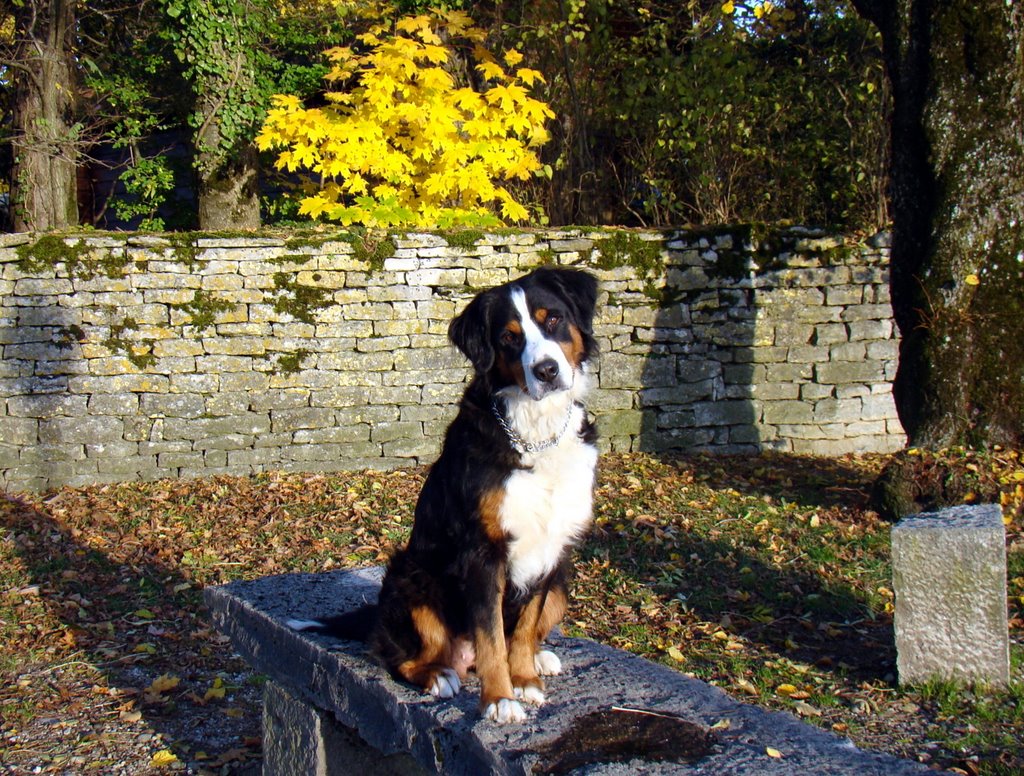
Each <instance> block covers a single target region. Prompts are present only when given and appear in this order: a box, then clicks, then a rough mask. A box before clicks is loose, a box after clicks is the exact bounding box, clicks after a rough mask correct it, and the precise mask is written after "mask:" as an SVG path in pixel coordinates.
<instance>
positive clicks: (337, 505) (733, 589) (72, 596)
mask: <svg viewBox="0 0 1024 776" xmlns="http://www.w3.org/2000/svg"><path fill="white" fill-rule="evenodd" d="M956 460H960V459H959V458H957V459H956ZM964 460H967V462H968V463H970V464H971V466H973V469H969V470H967V471H968V472H969V474H970V476H971V477H973V478H975V479H977V478H978V477H979V472H981V473H982V474H984V477H983V478H982V479H984V482H980V481H979V482H978V485H977V487H974V491H975V492H976V493H982V492H983V491H984V488H985V487H988V488H989V489H990V493H989V495H990V496H991V497H992V498H993V499H999V500H1001V501H1002V502H1003V505H1004V513H1005V514H1006V515H1007V516H1009V517H1010V523H1009V526H1008V534H1009V538H1010V541H1009V545H1008V548H1009V554H1008V559H1009V568H1010V573H1009V577H1010V601H1009V603H1010V616H1011V636H1012V639H1013V646H1012V655H1013V661H1014V662H1013V675H1014V684H1013V685H1012V686H1011V687H1010V688H1009V689H1008V690H993V691H982V690H981V689H979V688H974V689H972V688H969V687H963V686H960V685H956V684H954V683H951V682H932V683H929V684H927V685H925V686H922V687H899V686H898V685H897V684H896V669H895V649H894V646H893V633H892V610H893V592H892V590H891V583H890V569H889V561H888V553H889V539H888V537H889V528H890V524H888V523H886V522H884V521H883V520H881V519H880V518H879V517H878V516H877V515H876V514H874V513H873V512H872V511H871V510H870V509H868V508H867V493H868V490H869V487H870V483H871V482H872V480H873V478H874V477H875V476H876V475H877V473H878V472H879V471H880V469H881V467H882V465H883V464H884V463H885V459H884V458H882V457H865V458H853V457H851V458H845V459H840V460H827V459H813V458H794V457H787V456H766V457H760V458H729V459H720V458H719V459H715V458H706V457H686V458H656V457H652V456H647V455H639V454H633V455H613V456H606V457H604V458H603V459H602V463H601V470H600V473H599V481H598V488H597V493H596V500H595V504H596V508H595V512H596V515H595V525H594V529H593V531H592V533H591V535H590V536H589V537H588V539H587V541H586V543H585V545H584V547H583V548H582V549H581V551H580V552H579V554H578V556H577V562H576V581H575V586H574V591H573V597H572V600H571V604H570V611H569V614H568V616H567V618H566V621H565V623H564V628H565V629H566V630H567V631H568V632H570V633H572V634H575V635H580V636H586V637H590V638H595V639H598V640H601V641H604V642H606V643H608V644H611V645H613V646H615V647H618V648H621V649H627V650H630V651H632V652H635V653H637V654H639V655H642V656H644V657H646V658H649V659H651V660H654V661H657V662H660V663H662V664H665V665H668V666H671V667H672V668H674V669H676V670H679V671H683V672H686V673H688V674H691V675H693V676H696V677H699V678H701V679H703V680H705V681H708V682H711V683H713V684H716V685H719V686H721V687H722V688H723V689H725V690H726V691H727V692H729V693H731V694H733V695H735V696H738V697H740V698H742V699H744V700H748V701H750V702H754V703H757V704H760V705H762V706H765V707H768V708H773V709H785V710H788V711H791V712H793V713H795V714H797V715H799V716H801V717H802V718H804V719H805V720H807V721H808V722H810V723H812V724H816V725H820V726H822V727H825V728H827V729H831V730H834V731H835V732H837V733H839V734H841V735H845V736H849V737H851V738H852V739H853V740H854V741H855V742H856V743H858V744H859V745H861V746H865V747H870V748H878V749H883V750H885V751H889V752H891V753H894V754H898V755H901V756H905V757H910V758H914V759H918V760H921V761H925V762H929V763H930V764H933V765H939V766H942V767H945V768H958V769H960V770H961V771H963V772H966V773H971V774H973V773H981V774H991V775H997V774H1010V773H1017V772H1020V771H1021V770H1022V769H1024V744H1022V741H1024V703H1022V702H1021V701H1022V700H1024V699H1022V697H1021V696H1022V695H1024V689H1022V687H1024V685H1022V675H1024V649H1022V646H1021V644H1022V641H1024V614H1022V610H1024V543H1022V541H1021V514H1022V508H1024V493H1022V492H1021V488H1020V485H1021V482H1022V480H1024V469H1022V468H1021V466H1020V464H1019V458H1018V457H1017V455H1016V454H1015V453H1004V454H1002V455H1000V456H996V458H994V459H991V460H989V459H985V460H983V461H982V460H980V459H977V458H972V459H964ZM422 474H423V473H422V471H397V472H387V473H381V472H362V473H341V474H332V475H308V474H307V475H301V474H296V475H283V474H265V475H258V476H254V477H251V478H214V479H208V480H195V481H162V482H154V483H129V484H123V485H116V486H115V485H108V486H97V487H93V488H84V489H77V490H71V489H65V490H61V491H58V492H56V493H52V494H48V495H46V496H44V497H35V498H25V497H19V498H11V499H8V500H6V501H3V502H0V521H2V523H3V526H4V532H3V533H2V534H0V640H2V643H3V645H4V649H3V650H2V655H3V656H2V658H0V704H2V708H3V711H2V712H0V714H2V725H0V766H3V767H4V768H7V769H8V770H10V771H12V772H16V773H17V772H26V771H30V770H33V769H35V768H39V769H40V772H44V773H45V772H66V771H67V769H68V768H69V767H71V766H73V765H74V762H75V758H76V757H78V758H81V757H83V756H84V755H83V754H82V752H83V751H87V752H88V753H89V757H90V758H93V759H94V760H95V761H96V762H104V763H111V762H113V763H125V762H127V763H128V764H129V765H128V766H125V767H126V770H124V771H123V772H126V773H147V772H153V773H157V772H160V771H162V770H166V769H167V768H169V767H170V768H173V767H179V768H180V767H185V766H186V765H187V767H189V768H192V769H193V771H195V772H197V773H221V772H229V771H230V770H231V769H240V768H246V767H254V765H253V764H254V763H256V762H258V759H259V740H258V731H259V685H260V678H259V677H253V676H252V675H251V673H249V672H248V670H247V669H246V667H245V666H244V665H242V664H240V663H239V662H238V661H237V660H236V659H234V658H232V656H231V652H230V648H229V645H227V644H226V643H225V642H224V639H223V638H222V637H220V636H219V635H218V634H217V633H216V632H215V631H214V630H213V629H212V628H211V626H210V624H209V622H208V619H207V613H206V611H205V610H204V608H203V606H202V602H201V591H202V588H203V587H204V586H205V585H208V584H217V583H221V582H224V581H228V580H231V579H238V578H253V577H258V576H263V575H266V574H276V573H284V572H290V571H318V570H323V569H328V568H334V567H338V566H351V565H366V564H371V563H381V562H383V561H384V560H386V558H387V557H388V554H389V552H390V551H391V549H392V548H393V547H394V546H395V545H396V544H398V543H401V542H402V541H403V540H404V539H405V537H406V536H407V535H408V531H409V529H410V527H411V521H412V507H413V505H414V503H415V498H416V495H417V493H418V490H419V487H420V485H421V484H422ZM993 488H994V490H992V489H993ZM166 677H172V678H174V679H177V680H178V682H177V683H176V684H174V685H173V686H172V687H165V686H164V685H165V684H166V681H165V679H166ZM220 690H223V692H220ZM54 720H60V721H61V725H62V726H63V727H62V728H61V729H62V733H61V735H59V736H55V735H53V728H52V725H53V724H54ZM211 731H213V732H211ZM147 736H148V737H147ZM168 757H171V758H172V759H171V760H170V761H169V760H168ZM168 762H170V765H168V764H167V763H168ZM69 763H70V764H71V766H69ZM72 770H73V767H72ZM109 772H112V773H113V772H120V771H117V769H116V768H114V767H113V766H110V769H109Z"/></svg>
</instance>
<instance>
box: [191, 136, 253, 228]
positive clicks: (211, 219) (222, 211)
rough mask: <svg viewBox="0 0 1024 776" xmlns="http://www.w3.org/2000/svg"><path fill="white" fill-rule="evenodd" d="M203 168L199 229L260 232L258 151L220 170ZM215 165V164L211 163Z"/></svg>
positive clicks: (246, 152) (243, 154)
mask: <svg viewBox="0 0 1024 776" xmlns="http://www.w3.org/2000/svg"><path fill="white" fill-rule="evenodd" d="M202 156H203V154H202V153H200V166H199V175H200V178H199V228H200V229H202V230H204V231H208V232H216V231H224V230H230V229H259V227H260V200H259V191H258V179H257V160H256V149H255V148H247V149H244V150H243V151H241V152H239V156H238V157H237V158H235V159H233V160H231V161H228V162H222V163H221V164H219V165H217V166H213V165H212V164H210V165H203V163H202ZM211 161H212V160H211Z"/></svg>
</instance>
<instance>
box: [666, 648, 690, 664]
mask: <svg viewBox="0 0 1024 776" xmlns="http://www.w3.org/2000/svg"><path fill="white" fill-rule="evenodd" d="M668 656H669V657H670V658H672V659H673V660H675V661H677V662H679V663H682V662H683V661H684V660H686V655H684V654H683V652H682V650H680V649H679V647H677V646H675V645H673V646H671V647H669V648H668Z"/></svg>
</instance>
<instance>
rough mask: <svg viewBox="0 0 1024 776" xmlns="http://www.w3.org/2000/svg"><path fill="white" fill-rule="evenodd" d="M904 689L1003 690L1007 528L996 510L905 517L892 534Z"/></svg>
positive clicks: (972, 509) (1006, 634)
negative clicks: (942, 685) (964, 685)
mask: <svg viewBox="0 0 1024 776" xmlns="http://www.w3.org/2000/svg"><path fill="white" fill-rule="evenodd" d="M892 573H893V590H894V592H895V594H896V610H895V614H894V624H895V630H896V654H897V657H896V665H897V669H898V671H899V680H900V683H901V684H916V683H920V682H926V681H928V680H929V679H932V678H936V677H938V678H943V679H958V680H964V681H969V682H980V683H983V684H989V685H995V686H1006V685H1007V684H1008V682H1009V679H1010V652H1009V632H1008V621H1007V611H1006V528H1005V526H1004V524H1003V520H1002V514H1001V511H1000V509H999V507H998V506H997V505H994V504H991V505H982V506H959V507H950V508H947V509H941V510H938V511H936V512H926V513H922V514H919V515H914V516H912V517H906V518H904V519H903V520H901V521H900V522H899V523H897V524H896V525H895V526H894V527H893V529H892Z"/></svg>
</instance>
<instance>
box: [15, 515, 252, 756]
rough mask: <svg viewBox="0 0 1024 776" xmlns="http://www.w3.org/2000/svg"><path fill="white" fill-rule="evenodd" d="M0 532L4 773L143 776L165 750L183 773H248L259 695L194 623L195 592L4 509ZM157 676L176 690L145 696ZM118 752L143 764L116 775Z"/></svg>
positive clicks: (128, 554) (120, 550)
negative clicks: (131, 754) (4, 649)
mask: <svg viewBox="0 0 1024 776" xmlns="http://www.w3.org/2000/svg"><path fill="white" fill-rule="evenodd" d="M0 527H2V529H3V535H4V537H5V539H4V543H5V545H6V546H5V547H3V548H2V549H0V568H2V569H3V572H4V579H3V584H2V587H4V588H5V589H6V593H5V594H4V598H3V600H2V602H0V612H2V615H0V616H2V619H3V621H4V622H2V623H0V632H3V635H4V640H5V641H6V642H7V643H8V647H7V654H6V655H4V656H3V657H2V658H0V666H2V674H3V679H2V680H0V685H3V686H4V688H5V689H3V690H2V691H0V698H2V699H3V701H4V703H3V705H4V706H5V707H6V708H7V709H8V710H10V709H13V708H15V707H17V708H18V709H19V713H18V714H17V715H16V716H15V715H9V714H7V713H5V715H4V730H3V737H4V739H5V742H4V743H5V747H4V748H5V749H6V752H5V753H4V754H3V755H0V762H2V764H3V765H4V766H7V767H11V768H13V769H14V770H15V772H17V771H19V769H24V770H23V771H21V772H48V771H50V770H51V769H53V770H56V771H58V772H77V771H78V769H79V768H82V769H84V768H85V767H86V766H88V767H89V768H91V769H99V770H97V771H96V772H104V773H132V774H135V773H146V772H149V770H150V769H151V768H152V766H153V763H152V762H151V759H152V757H153V755H155V754H156V753H158V752H161V751H164V752H165V753H164V754H163V755H162V756H163V757H165V758H166V757H167V752H169V753H171V754H173V755H174V756H175V757H177V758H178V760H180V761H181V762H183V763H187V764H188V765H189V766H191V767H192V768H193V769H194V770H192V771H190V772H198V773H220V772H222V770H224V769H225V768H230V772H232V773H258V771H259V763H258V760H259V735H260V729H259V720H260V717H259V707H260V696H261V692H260V688H259V687H258V686H256V685H255V684H252V683H251V682H247V680H246V678H247V677H248V675H249V671H248V670H247V668H246V667H245V665H244V664H243V663H241V661H239V660H237V659H233V658H231V656H230V650H229V649H228V648H227V645H226V644H225V643H224V640H223V639H222V638H221V637H220V636H218V634H216V633H215V632H214V631H212V630H211V628H210V627H209V625H208V624H207V618H206V612H205V609H204V607H203V605H202V601H201V596H200V593H199V591H198V590H196V589H195V588H194V587H193V586H192V585H191V584H190V583H189V582H188V581H187V580H186V579H185V578H184V577H183V576H182V575H181V574H180V573H178V572H177V571H176V570H175V569H174V568H172V567H170V566H168V565H166V564H164V563H161V562H159V561H156V560H154V558H155V556H156V553H154V552H153V551H152V550H153V548H152V547H145V546H142V545H141V544H140V543H138V542H136V543H135V545H136V546H132V545H131V543H130V542H124V541H123V537H119V536H117V535H116V533H115V532H111V531H108V532H106V534H104V532H102V531H96V532H90V533H89V535H88V536H84V535H82V533H81V532H79V531H75V532H72V531H69V530H68V529H67V528H66V527H65V526H63V525H62V524H61V523H60V522H59V521H58V520H57V519H55V518H54V517H53V516H51V515H49V514H46V513H44V512H41V511H40V510H38V509H36V508H35V507H33V506H31V505H28V504H26V503H24V502H22V501H20V500H18V499H17V498H14V497H7V496H5V497H3V499H2V500H0ZM26 579H27V582H28V584H25V582H26ZM225 667H227V671H225V670H224V669H225ZM162 676H168V677H171V679H172V680H173V679H177V680H178V683H177V684H173V682H165V683H164V684H165V685H168V684H171V685H173V686H166V688H165V689H162V690H159V691H158V688H159V687H160V682H157V684H156V685H154V681H155V680H157V679H158V678H159V677H162ZM218 680H219V684H218ZM211 688H213V689H214V692H213V693H211V694H210V695H207V693H208V691H209V690H210V689H211ZM218 688H223V689H224V692H223V693H219V692H217V689H218ZM33 721H34V722H35V724H30V723H32V722H33ZM41 721H48V723H49V731H48V732H50V733H51V734H52V737H40V735H39V733H40V730H41V727H40V724H39V723H40V722H41ZM45 727H46V726H45V725H44V726H43V727H42V729H44V730H45ZM126 740H129V741H131V740H133V741H134V742H135V743H134V745H132V744H129V745H126V744H125V741H126ZM0 751H2V750H0ZM125 751H133V752H136V753H137V754H138V755H139V757H140V758H144V759H143V760H142V761H141V762H127V763H126V762H124V761H123V757H124V753H125ZM34 768H38V769H40V770H39V771H33V769H34Z"/></svg>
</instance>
